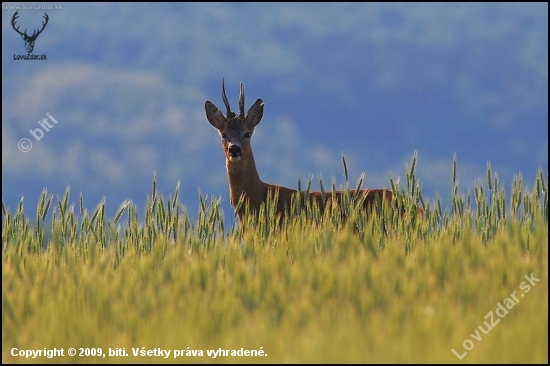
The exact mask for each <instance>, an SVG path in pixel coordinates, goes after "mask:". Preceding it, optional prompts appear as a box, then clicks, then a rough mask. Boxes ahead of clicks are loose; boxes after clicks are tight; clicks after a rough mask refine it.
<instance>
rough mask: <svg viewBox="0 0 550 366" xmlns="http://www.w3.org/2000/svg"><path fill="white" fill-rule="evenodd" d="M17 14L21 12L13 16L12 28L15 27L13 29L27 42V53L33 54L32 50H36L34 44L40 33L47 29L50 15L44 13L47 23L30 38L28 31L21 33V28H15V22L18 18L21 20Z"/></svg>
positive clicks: (43, 23)
mask: <svg viewBox="0 0 550 366" xmlns="http://www.w3.org/2000/svg"><path fill="white" fill-rule="evenodd" d="M17 13H19V10H18V11H16V12H15V14H13V18H11V26H12V27H13V29H15V31H16V32H17V33H19V34H20V35H21V38H23V40H24V41H25V48H26V49H27V53H32V50H33V49H34V42H35V41H36V39H37V38H38V36H39V35H40V33H42V31H43V30H44V28H46V24H48V20H49V18H48V14H46V13H44V18H45V19H46V22H42V29H40V30H39V31H37V30H35V31H34V32H33V33H32V36H29V35H28V34H27V30H26V29H25V32H24V33H21V32H20V31H19V27H17V28H15V21H16V19H17V18H19V15H17ZM37 32H38V33H37Z"/></svg>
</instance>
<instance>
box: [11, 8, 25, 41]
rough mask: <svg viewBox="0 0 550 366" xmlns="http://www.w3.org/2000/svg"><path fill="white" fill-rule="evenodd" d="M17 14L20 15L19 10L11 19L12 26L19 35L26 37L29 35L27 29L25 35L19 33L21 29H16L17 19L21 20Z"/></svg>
mask: <svg viewBox="0 0 550 366" xmlns="http://www.w3.org/2000/svg"><path fill="white" fill-rule="evenodd" d="M17 13H19V10H17V11H16V12H15V14H13V18H11V26H12V27H13V29H14V30H15V31H16V32H17V33H19V34H20V35H22V36H26V35H27V30H26V29H25V33H21V32H20V31H19V27H17V28H15V21H16V20H17V18H19V15H17Z"/></svg>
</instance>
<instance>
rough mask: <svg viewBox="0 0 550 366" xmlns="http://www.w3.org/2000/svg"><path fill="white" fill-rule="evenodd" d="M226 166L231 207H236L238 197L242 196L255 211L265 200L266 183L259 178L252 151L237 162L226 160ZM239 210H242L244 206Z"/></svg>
mask: <svg viewBox="0 0 550 366" xmlns="http://www.w3.org/2000/svg"><path fill="white" fill-rule="evenodd" d="M226 167H227V177H228V178H229V193H230V197H231V204H232V205H233V207H236V206H237V203H238V202H239V199H240V197H241V196H244V199H245V200H246V201H248V204H249V205H250V208H251V209H253V210H256V211H257V210H258V209H259V208H260V205H261V203H262V202H263V201H264V200H265V196H266V185H265V183H263V182H262V181H261V180H260V176H259V174H258V170H257V169H256V163H255V161H254V155H253V154H252V152H251V151H250V154H246V156H243V158H242V159H241V160H240V161H237V162H234V161H229V160H226ZM240 211H242V212H244V207H242V208H241V209H240Z"/></svg>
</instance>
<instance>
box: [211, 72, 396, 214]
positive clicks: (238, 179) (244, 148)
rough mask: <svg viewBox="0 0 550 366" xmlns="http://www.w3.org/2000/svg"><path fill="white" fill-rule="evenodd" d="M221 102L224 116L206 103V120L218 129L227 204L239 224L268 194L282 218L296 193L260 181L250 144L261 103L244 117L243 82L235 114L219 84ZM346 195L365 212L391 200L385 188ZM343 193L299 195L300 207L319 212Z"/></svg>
mask: <svg viewBox="0 0 550 366" xmlns="http://www.w3.org/2000/svg"><path fill="white" fill-rule="evenodd" d="M222 99H223V101H224V104H225V106H226V108H227V113H226V115H225V116H224V115H223V113H222V112H221V111H220V110H219V109H218V108H217V107H216V106H215V105H214V104H213V103H211V102H210V101H206V103H205V110H206V118H207V119H208V121H209V122H210V124H211V125H212V126H213V127H214V128H216V129H217V130H218V132H219V133H220V136H221V138H222V147H223V151H224V154H225V163H226V168H227V177H228V180H229V191H230V199H231V204H232V206H233V207H235V208H237V215H238V217H239V221H240V222H241V223H242V222H243V216H244V213H245V211H246V209H247V208H248V209H249V210H250V211H251V212H253V213H256V214H257V213H258V211H259V209H260V206H261V204H262V203H264V202H266V201H267V198H268V196H269V195H274V196H275V195H276V196H277V197H278V201H277V205H276V206H277V215H278V216H279V217H280V218H282V217H284V215H286V214H287V212H288V210H289V208H290V207H291V199H292V197H293V196H296V195H297V194H298V191H297V190H295V189H291V188H287V187H283V186H279V185H273V184H269V183H264V182H262V180H261V179H260V176H259V174H258V170H257V168H256V163H255V161H254V154H253V152H252V147H251V145H250V138H251V136H252V134H253V133H254V128H255V127H256V126H257V125H258V123H260V121H261V119H262V116H263V108H264V103H263V101H262V100H261V99H258V100H256V102H255V103H254V104H253V105H252V107H250V109H249V110H248V113H247V114H246V115H245V113H244V85H243V83H241V89H240V94H239V114H238V115H236V114H235V113H234V112H231V109H230V106H229V102H228V100H227V96H226V94H225V86H224V84H223V83H222ZM349 193H350V196H351V197H354V198H355V199H362V200H363V202H362V205H363V207H365V209H368V208H370V207H372V205H373V204H374V203H375V202H376V201H377V200H380V201H381V202H385V203H388V204H389V203H391V201H392V192H391V191H390V190H387V189H363V190H360V191H359V192H357V191H355V190H351V191H349ZM343 194H344V192H341V191H338V192H334V195H333V192H325V193H321V192H309V193H306V192H300V195H301V201H302V204H305V203H306V201H307V200H309V201H310V203H315V204H317V205H318V207H319V209H320V211H321V212H323V211H324V210H325V208H326V207H328V205H329V204H330V203H331V202H332V201H334V200H336V201H338V202H340V200H341V198H342V195H343ZM241 199H243V200H244V201H243V204H242V205H238V203H239V201H240V200H241Z"/></svg>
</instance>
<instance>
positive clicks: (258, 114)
mask: <svg viewBox="0 0 550 366" xmlns="http://www.w3.org/2000/svg"><path fill="white" fill-rule="evenodd" d="M263 115H264V101H263V100H261V99H258V100H256V102H255V103H254V104H253V105H252V107H250V109H249V110H248V113H247V114H246V124H247V125H248V127H249V128H254V127H256V125H257V124H258V123H260V121H261V120H262V117H263Z"/></svg>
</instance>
